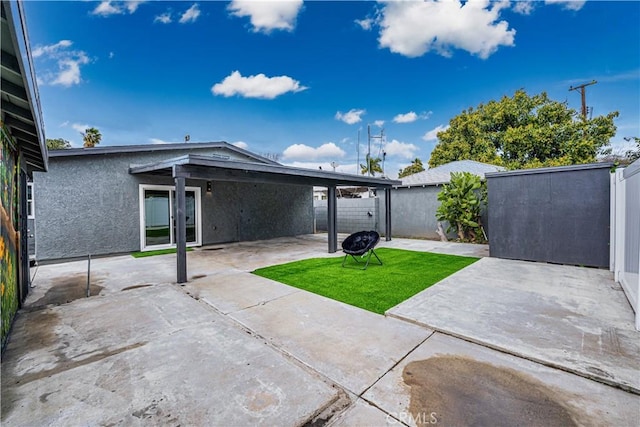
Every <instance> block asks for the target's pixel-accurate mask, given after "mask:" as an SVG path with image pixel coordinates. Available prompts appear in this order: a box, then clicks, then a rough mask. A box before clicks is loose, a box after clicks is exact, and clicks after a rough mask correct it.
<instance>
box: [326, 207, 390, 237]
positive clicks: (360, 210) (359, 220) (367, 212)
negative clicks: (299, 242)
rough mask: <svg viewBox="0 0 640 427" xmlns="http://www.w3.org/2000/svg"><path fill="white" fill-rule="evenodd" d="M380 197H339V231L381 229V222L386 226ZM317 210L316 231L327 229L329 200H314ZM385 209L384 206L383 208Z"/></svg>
mask: <svg viewBox="0 0 640 427" xmlns="http://www.w3.org/2000/svg"><path fill="white" fill-rule="evenodd" d="M379 202H380V201H379V199H377V198H366V199H342V198H340V199H338V200H337V203H336V209H337V211H338V212H337V218H336V222H337V228H338V233H348V234H351V233H355V232H357V231H363V230H375V231H380V224H382V225H383V226H382V228H384V223H380V221H379V220H378V217H379V212H380V209H379ZM313 205H314V208H315V209H314V210H315V221H316V231H327V201H326V200H315V201H314V202H313ZM382 209H383V210H384V206H383V208H382Z"/></svg>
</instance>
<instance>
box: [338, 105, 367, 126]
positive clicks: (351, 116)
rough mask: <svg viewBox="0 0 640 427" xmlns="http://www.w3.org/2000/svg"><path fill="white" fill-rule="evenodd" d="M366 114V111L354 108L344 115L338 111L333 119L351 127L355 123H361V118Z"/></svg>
mask: <svg viewBox="0 0 640 427" xmlns="http://www.w3.org/2000/svg"><path fill="white" fill-rule="evenodd" d="M366 113H367V111H366V110H356V109H355V108H352V109H351V110H349V111H347V112H346V113H344V114H343V113H342V112H340V111H338V112H337V113H336V115H335V118H336V120H342V121H343V122H345V123H346V124H348V125H353V124H355V123H358V122H361V121H362V117H361V116H363V115H364V114H366Z"/></svg>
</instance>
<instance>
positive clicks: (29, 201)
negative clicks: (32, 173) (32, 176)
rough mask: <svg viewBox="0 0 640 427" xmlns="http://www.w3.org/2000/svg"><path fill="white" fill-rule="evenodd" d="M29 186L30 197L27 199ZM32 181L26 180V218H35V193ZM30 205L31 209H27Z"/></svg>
mask: <svg viewBox="0 0 640 427" xmlns="http://www.w3.org/2000/svg"><path fill="white" fill-rule="evenodd" d="M29 188H31V199H29ZM33 190H34V187H33V182H27V218H28V219H36V205H35V202H34V200H35V193H34V192H33ZM29 207H31V209H29Z"/></svg>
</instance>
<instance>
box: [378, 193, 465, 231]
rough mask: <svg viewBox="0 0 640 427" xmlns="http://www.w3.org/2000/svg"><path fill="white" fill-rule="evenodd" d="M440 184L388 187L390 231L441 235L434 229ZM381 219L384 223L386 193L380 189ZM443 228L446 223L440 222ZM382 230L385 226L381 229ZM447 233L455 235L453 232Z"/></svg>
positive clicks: (438, 204)
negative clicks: (389, 191)
mask: <svg viewBox="0 0 640 427" xmlns="http://www.w3.org/2000/svg"><path fill="white" fill-rule="evenodd" d="M440 191H442V187H441V186H434V185H428V186H424V187H422V186H420V187H400V188H394V189H392V190H391V234H392V236H393V237H412V238H421V239H438V240H439V239H440V237H439V236H438V234H437V233H436V229H437V227H438V221H437V220H436V209H438V206H440V202H439V201H438V193H439V192H440ZM378 195H379V197H380V206H381V207H382V209H381V212H380V221H381V223H382V224H384V221H385V218H386V216H385V212H384V203H385V194H384V192H383V191H379V192H378ZM443 226H444V228H445V230H446V227H447V224H443ZM382 231H383V232H384V229H383V230H382ZM450 236H451V237H452V238H455V233H451V234H450Z"/></svg>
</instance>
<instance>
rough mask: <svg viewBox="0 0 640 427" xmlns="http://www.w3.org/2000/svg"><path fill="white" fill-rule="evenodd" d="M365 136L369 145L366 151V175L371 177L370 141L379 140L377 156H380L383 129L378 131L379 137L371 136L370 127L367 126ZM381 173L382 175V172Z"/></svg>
mask: <svg viewBox="0 0 640 427" xmlns="http://www.w3.org/2000/svg"><path fill="white" fill-rule="evenodd" d="M367 135H368V138H367V139H368V144H369V148H368V151H367V171H368V172H369V173H368V175H369V176H371V140H372V139H379V140H380V150H378V156H380V151H381V150H382V144H383V142H384V129H380V135H371V125H367ZM382 173H383V174H384V171H383V172H382Z"/></svg>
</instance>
